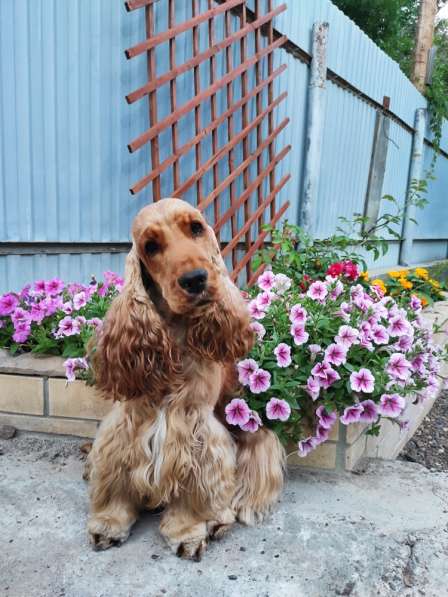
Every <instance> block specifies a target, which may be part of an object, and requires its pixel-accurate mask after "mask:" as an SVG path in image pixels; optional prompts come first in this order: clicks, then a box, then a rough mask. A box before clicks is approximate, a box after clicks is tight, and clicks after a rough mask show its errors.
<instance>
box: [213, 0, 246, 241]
mask: <svg viewBox="0 0 448 597" xmlns="http://www.w3.org/2000/svg"><path fill="white" fill-rule="evenodd" d="M211 8H212V0H208V9H209V10H210V9H211ZM241 33H242V30H241V31H239V32H238V34H241ZM243 35H245V33H243ZM228 39H231V38H228ZM208 43H209V45H210V47H212V48H213V47H214V46H215V24H214V20H213V19H209V21H208ZM209 68H210V71H209V72H210V75H209V76H210V84H211V85H213V84H214V82H215V81H216V56H215V55H214V54H213V55H211V56H210V63H209ZM233 107H234V106H233ZM232 109H233V108H232ZM216 114H217V107H216V94H215V93H213V94H212V95H211V96H210V117H211V121H212V122H214V121H216ZM223 122H224V121H223ZM212 151H213V153H214V154H215V153H217V151H218V131H217V127H215V128H213V130H212ZM218 184H219V170H218V164H217V163H216V164H214V165H213V187H214V188H216V187H217V186H218ZM219 213H220V209H219V203H218V201H214V202H213V222H216V221H217V220H218V218H219ZM216 238H217V240H218V243H219V239H220V230H218V231H217V232H216Z"/></svg>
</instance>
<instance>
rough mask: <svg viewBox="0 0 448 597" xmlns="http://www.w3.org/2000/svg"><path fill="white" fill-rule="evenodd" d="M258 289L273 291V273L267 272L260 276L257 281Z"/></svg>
mask: <svg viewBox="0 0 448 597" xmlns="http://www.w3.org/2000/svg"><path fill="white" fill-rule="evenodd" d="M257 284H258V288H261V290H272V289H273V288H274V285H275V275H274V273H273V272H272V271H270V270H266V271H265V272H263V273H262V274H261V276H258V280H257Z"/></svg>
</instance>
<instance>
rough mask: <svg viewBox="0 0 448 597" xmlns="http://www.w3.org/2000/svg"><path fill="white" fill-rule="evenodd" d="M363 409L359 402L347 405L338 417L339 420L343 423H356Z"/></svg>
mask: <svg viewBox="0 0 448 597" xmlns="http://www.w3.org/2000/svg"><path fill="white" fill-rule="evenodd" d="M362 411H363V407H362V406H361V405H360V404H353V405H352V406H347V408H345V409H344V413H343V414H342V415H341V417H340V421H341V423H342V424H343V425H351V424H352V423H357V422H358V421H359V420H360V418H361V413H362Z"/></svg>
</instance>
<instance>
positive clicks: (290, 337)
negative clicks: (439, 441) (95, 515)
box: [0, 237, 446, 468]
mask: <svg viewBox="0 0 448 597" xmlns="http://www.w3.org/2000/svg"><path fill="white" fill-rule="evenodd" d="M288 242H290V245H291V246H293V240H292V239H291V238H290V237H288V238H287V239H286V240H285V239H284V238H283V239H282V247H283V248H282V249H281V250H280V251H277V254H276V258H275V259H271V258H269V265H268V267H269V268H270V269H267V270H266V271H265V272H264V273H263V274H262V275H261V276H260V278H259V280H258V285H257V287H256V288H254V289H251V290H250V291H249V309H250V312H251V314H252V317H253V323H252V326H253V329H254V332H255V333H256V335H257V339H258V341H257V343H256V345H255V347H254V349H253V351H252V353H251V355H249V357H248V358H247V359H244V360H243V361H242V362H240V363H239V364H238V372H239V378H240V381H241V383H242V388H243V391H242V392H241V394H240V395H239V396H235V398H234V399H233V400H231V401H230V402H229V404H228V405H227V408H226V416H227V420H228V422H229V423H230V424H232V425H239V426H240V427H242V428H243V429H245V430H247V431H248V432H253V433H256V431H257V429H258V428H259V426H260V425H266V426H269V427H270V428H272V429H273V430H274V431H275V432H276V433H277V434H278V435H279V437H280V438H281V440H282V441H283V442H284V443H285V444H288V446H290V447H291V452H294V453H295V454H292V455H291V456H290V462H295V463H297V462H300V463H305V464H308V465H310V466H325V467H326V468H335V467H343V468H352V467H353V466H354V465H355V464H356V462H357V460H358V459H359V457H360V456H362V455H364V454H366V453H370V454H373V453H376V454H378V455H382V456H384V455H385V454H386V452H387V450H389V452H388V453H392V452H391V450H392V448H391V441H389V439H388V438H389V437H392V436H393V438H394V439H393V442H392V443H393V450H395V451H396V446H397V445H398V444H399V443H400V442H402V441H403V439H404V438H408V437H409V436H410V434H411V433H412V432H413V430H414V429H415V428H416V426H417V424H418V422H419V421H420V420H421V418H422V417H423V416H424V414H425V413H426V412H427V410H428V409H429V408H430V405H431V404H432V401H433V400H434V398H435V396H436V395H437V393H438V392H439V389H440V385H441V381H442V373H443V372H442V370H441V366H442V364H443V362H444V360H445V359H446V350H445V349H444V348H442V346H441V341H442V339H444V337H439V339H438V340H439V342H438V343H436V342H434V341H433V340H432V339H431V329H430V328H431V327H432V321H431V317H430V316H429V315H430V313H431V312H430V310H428V309H427V310H425V312H423V310H422V300H421V299H420V298H419V297H418V296H417V295H414V294H409V293H407V291H408V290H409V289H405V288H404V287H403V286H402V285H401V284H400V285H401V286H402V290H403V291H406V293H403V292H400V293H398V294H396V295H395V297H392V296H385V295H384V290H385V289H383V288H382V287H381V284H380V283H379V282H377V281H373V282H370V281H369V279H368V275H367V274H366V273H363V272H361V270H360V267H359V264H358V263H356V262H355V261H354V260H353V257H351V258H348V257H349V256H345V258H344V259H340V260H338V261H335V262H331V261H330V258H331V257H334V256H333V255H332V254H331V253H329V255H328V258H327V261H325V257H324V256H322V255H316V254H315V253H314V254H313V253H312V252H311V251H310V252H309V253H308V254H307V256H305V257H300V256H298V254H297V253H296V252H295V250H293V249H291V246H289V245H288ZM299 258H300V259H307V261H303V262H302V263H301V264H297V259H299ZM310 259H312V261H310ZM304 270H305V271H309V272H310V274H311V275H310V274H308V273H305V271H304ZM285 271H286V272H287V273H288V274H289V275H287V273H285ZM393 279H396V278H393ZM411 279H412V278H411ZM419 279H420V278H419ZM424 281H425V280H424ZM122 284H123V281H122V279H121V278H119V277H118V276H117V275H116V274H113V273H111V272H106V274H105V277H104V281H102V282H97V281H96V280H92V281H91V283H90V284H89V285H80V284H69V285H67V286H65V285H64V284H63V283H62V282H61V281H60V280H58V279H54V280H50V281H39V282H36V283H35V284H34V286H33V287H31V286H27V287H26V288H24V289H23V290H22V291H21V292H20V293H17V294H16V293H8V294H6V295H3V296H2V297H0V346H3V347H4V348H5V349H7V352H4V353H3V354H2V355H1V356H0V375H1V381H2V391H1V392H0V411H2V413H3V414H1V413H0V421H2V422H5V421H6V420H7V421H8V422H9V423H12V424H15V425H16V426H17V427H19V428H22V429H31V430H37V431H50V432H56V433H71V434H75V435H81V436H90V437H91V436H92V435H94V433H95V428H96V422H97V420H99V419H100V418H101V417H102V416H103V414H104V413H105V412H106V411H107V410H108V409H109V408H110V405H109V404H108V403H105V402H104V401H102V400H100V399H99V398H98V397H97V396H96V394H95V390H94V388H91V387H88V386H86V385H85V384H84V382H82V381H79V380H78V381H75V379H76V376H77V375H78V377H82V378H84V379H86V380H87V381H89V370H88V363H87V362H86V360H85V358H84V355H85V347H86V344H87V342H88V341H89V339H90V338H91V336H92V334H93V333H95V331H96V330H98V329H100V328H101V325H102V318H103V317H104V314H105V313H106V311H107V308H108V306H109V304H110V302H111V300H112V299H113V297H114V296H116V294H117V293H118V292H120V290H121V288H122ZM437 293H439V294H440V290H439V289H437ZM439 294H438V296H437V298H441V297H440V296H439ZM422 298H423V297H422ZM430 298H432V297H430ZM428 302H429V301H428ZM437 305H441V306H443V305H444V303H443V302H442V303H437ZM442 311H443V309H442ZM430 324H431V325H430ZM29 353H34V354H37V355H38V354H42V353H50V354H53V355H55V356H54V357H53V360H54V359H56V360H57V363H56V364H54V366H52V367H50V366H49V360H48V357H45V358H32V359H31V360H30V356H29ZM12 354H13V355H16V356H14V357H13V356H11V355H12ZM56 355H57V356H56ZM24 361H25V363H24ZM64 375H65V376H66V377H67V379H68V380H69V381H71V382H73V383H72V384H71V385H69V386H68V387H66V382H65V381H64V379H63V377H64ZM383 421H386V425H385V426H383V428H382V429H381V423H382V422H383ZM397 434H398V436H397ZM397 437H398V438H399V439H397ZM386 446H389V447H387V448H386Z"/></svg>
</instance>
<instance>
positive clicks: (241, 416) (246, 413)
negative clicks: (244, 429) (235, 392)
mask: <svg viewBox="0 0 448 597" xmlns="http://www.w3.org/2000/svg"><path fill="white" fill-rule="evenodd" d="M225 413H226V421H227V423H229V425H240V426H241V425H246V423H248V422H249V419H250V414H251V410H250V408H249V406H248V405H247V402H246V401H245V400H243V399H242V398H234V399H233V400H231V401H230V402H229V404H227V406H226V408H225Z"/></svg>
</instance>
